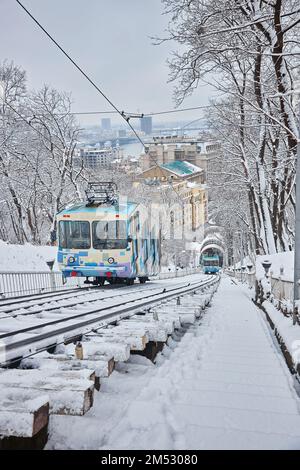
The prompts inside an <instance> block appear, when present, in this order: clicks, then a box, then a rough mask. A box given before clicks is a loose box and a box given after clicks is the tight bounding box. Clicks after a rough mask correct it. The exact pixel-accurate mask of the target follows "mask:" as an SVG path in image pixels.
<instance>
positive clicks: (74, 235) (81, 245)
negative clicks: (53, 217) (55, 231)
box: [59, 220, 91, 249]
mask: <svg viewBox="0 0 300 470" xmlns="http://www.w3.org/2000/svg"><path fill="white" fill-rule="evenodd" d="M59 246H60V248H68V249H72V248H75V249H76V248H77V249H88V248H90V247H91V234H90V224H89V222H82V221H77V220H61V221H60V222H59Z"/></svg>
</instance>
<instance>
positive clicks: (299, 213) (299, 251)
mask: <svg viewBox="0 0 300 470" xmlns="http://www.w3.org/2000/svg"><path fill="white" fill-rule="evenodd" d="M299 106H300V104H299ZM298 126H299V134H300V109H299V123H298ZM294 250H295V251H294V305H293V325H296V323H297V313H298V307H297V303H298V302H299V298H300V296H299V280H300V139H299V137H298V145H297V165H296V214H295V248H294Z"/></svg>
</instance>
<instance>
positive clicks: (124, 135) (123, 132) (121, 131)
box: [118, 129, 127, 138]
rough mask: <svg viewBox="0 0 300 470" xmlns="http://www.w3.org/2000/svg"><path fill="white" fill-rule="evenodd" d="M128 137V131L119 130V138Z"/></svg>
mask: <svg viewBox="0 0 300 470" xmlns="http://www.w3.org/2000/svg"><path fill="white" fill-rule="evenodd" d="M126 135H127V132H126V129H119V130H118V137H121V138H122V137H126Z"/></svg>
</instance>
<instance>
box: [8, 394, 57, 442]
mask: <svg viewBox="0 0 300 470" xmlns="http://www.w3.org/2000/svg"><path fill="white" fill-rule="evenodd" d="M48 422H49V397H48V395H46V394H42V393H41V392H40V391H35V390H28V389H22V388H10V387H6V388H5V389H4V390H1V393H0V449H1V450H2V449H9V448H12V449H16V448H19V447H21V448H24V447H26V445H27V446H28V447H31V448H33V447H34V444H35V443H34V440H36V436H39V435H41V433H43V436H42V437H43V439H42V440H41V441H40V443H39V445H38V447H39V448H42V447H43V445H45V443H46V439H47V430H48Z"/></svg>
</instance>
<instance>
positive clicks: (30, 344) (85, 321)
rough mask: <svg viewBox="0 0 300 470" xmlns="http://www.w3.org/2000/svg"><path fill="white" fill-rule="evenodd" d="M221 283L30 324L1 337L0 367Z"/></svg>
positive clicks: (183, 287)
mask: <svg viewBox="0 0 300 470" xmlns="http://www.w3.org/2000/svg"><path fill="white" fill-rule="evenodd" d="M218 282H219V276H217V277H215V276H213V277H212V276H211V277H208V278H207V279H206V280H203V279H201V280H198V281H197V282H188V283H186V284H183V285H180V286H176V287H175V288H174V287H171V288H164V289H163V290H162V289H161V288H158V289H155V292H151V293H149V294H148V295H145V292H140V293H139V295H138V296H135V297H134V298H132V297H131V298H129V299H128V300H122V302H120V300H116V303H110V304H109V305H106V306H103V304H102V305H100V306H96V305H94V307H93V308H92V309H91V310H89V311H84V312H80V313H76V314H73V315H71V316H67V317H65V318H56V319H55V320H50V321H49V319H48V321H46V322H44V323H42V324H39V325H30V326H27V327H25V328H20V329H18V330H14V331H7V332H4V333H2V334H0V343H1V348H0V366H1V367H3V366H4V365H9V364H11V363H15V362H17V361H18V360H20V359H21V358H24V357H28V356H31V355H32V354H36V353H37V352H40V351H45V350H47V349H48V348H49V347H54V346H55V345H57V344H59V343H58V341H60V342H62V343H66V342H70V341H73V340H74V339H75V338H78V337H80V336H81V335H82V334H83V333H87V332H90V331H94V330H95V329H96V330H98V329H100V328H103V327H105V326H107V325H108V324H110V323H113V322H115V321H118V320H120V319H122V318H124V317H130V316H132V315H134V314H135V313H136V312H137V311H139V309H141V308H145V307H150V306H152V305H153V304H155V303H157V302H161V301H165V300H167V299H170V298H172V297H177V296H180V295H183V294H187V293H189V292H192V291H195V290H197V289H201V288H205V287H209V286H211V287H214V286H215V287H214V288H216V287H217V284H218ZM24 333H25V334H26V335H25V336H24ZM33 351H34V352H33Z"/></svg>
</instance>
